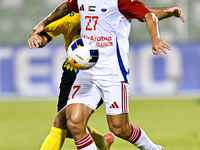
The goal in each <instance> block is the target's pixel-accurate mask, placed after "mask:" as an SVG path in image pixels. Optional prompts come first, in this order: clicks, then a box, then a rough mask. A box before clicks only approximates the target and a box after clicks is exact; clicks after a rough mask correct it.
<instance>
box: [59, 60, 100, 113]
mask: <svg viewBox="0 0 200 150" xmlns="http://www.w3.org/2000/svg"><path fill="white" fill-rule="evenodd" d="M62 69H63V73H62V77H61V83H60V93H59V96H58V105H57V108H58V111H60V110H61V109H62V108H63V107H64V106H65V105H66V104H67V101H68V96H69V92H70V90H71V86H72V85H73V83H74V80H75V79H76V72H75V70H74V69H72V67H71V65H70V63H69V62H68V61H66V62H64V63H63V65H62ZM102 103H103V100H102V99H101V100H100V102H99V104H98V106H97V108H98V107H99V106H101V104H102Z"/></svg>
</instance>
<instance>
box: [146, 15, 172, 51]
mask: <svg viewBox="0 0 200 150" xmlns="http://www.w3.org/2000/svg"><path fill="white" fill-rule="evenodd" d="M144 21H145V22H146V25H147V29H148V31H149V33H150V36H151V42H152V51H153V54H155V55H158V54H159V55H162V53H164V54H167V51H166V50H165V49H168V50H170V46H169V45H168V44H167V43H166V42H165V41H163V40H162V39H160V37H159V36H160V33H159V26H158V18H157V17H156V16H155V14H154V13H146V14H145V16H144Z"/></svg>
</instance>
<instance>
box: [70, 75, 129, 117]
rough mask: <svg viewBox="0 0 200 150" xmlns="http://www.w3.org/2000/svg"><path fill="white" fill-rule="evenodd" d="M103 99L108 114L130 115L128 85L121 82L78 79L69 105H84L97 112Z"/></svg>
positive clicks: (73, 87)
mask: <svg viewBox="0 0 200 150" xmlns="http://www.w3.org/2000/svg"><path fill="white" fill-rule="evenodd" d="M101 98H102V99H103V101H104V103H105V106H106V114H108V115H118V114H123V113H129V105H128V84H127V83H123V82H120V81H116V82H113V81H112V82H111V81H107V80H87V79H82V78H79V77H77V78H76V80H75V82H74V84H73V86H72V89H71V92H70V94H69V100H68V102H67V105H70V104H74V103H82V104H84V105H86V106H88V107H90V108H91V109H92V110H94V111H95V109H96V107H97V105H98V103H99V101H100V99H101Z"/></svg>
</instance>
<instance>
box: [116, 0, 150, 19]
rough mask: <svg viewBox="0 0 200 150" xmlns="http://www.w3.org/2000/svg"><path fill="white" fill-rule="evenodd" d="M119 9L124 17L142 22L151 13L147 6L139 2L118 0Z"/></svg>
mask: <svg viewBox="0 0 200 150" xmlns="http://www.w3.org/2000/svg"><path fill="white" fill-rule="evenodd" d="M118 8H119V11H120V12H121V13H122V15H124V17H126V18H129V19H138V20H139V21H141V22H142V21H143V17H144V16H145V14H146V13H149V12H151V11H150V9H149V8H148V7H147V6H146V5H145V4H143V3H142V2H140V1H138V0H118Z"/></svg>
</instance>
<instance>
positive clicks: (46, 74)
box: [0, 0, 200, 150]
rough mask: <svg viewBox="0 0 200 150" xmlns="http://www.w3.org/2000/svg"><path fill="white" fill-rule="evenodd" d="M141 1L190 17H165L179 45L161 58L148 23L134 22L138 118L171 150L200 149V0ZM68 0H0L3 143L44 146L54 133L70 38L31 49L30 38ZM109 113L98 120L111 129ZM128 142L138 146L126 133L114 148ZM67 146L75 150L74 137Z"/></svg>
mask: <svg viewBox="0 0 200 150" xmlns="http://www.w3.org/2000/svg"><path fill="white" fill-rule="evenodd" d="M141 1H142V2H144V3H145V4H146V5H147V6H148V7H170V6H178V7H181V8H182V11H183V12H184V15H185V17H186V23H182V21H181V20H180V19H177V18H169V19H166V20H162V21H160V32H161V36H162V39H164V40H165V41H166V42H167V43H169V44H170V45H171V51H169V52H168V55H165V56H162V57H161V56H153V55H152V52H151V42H150V38H149V34H148V31H147V30H146V25H145V23H140V22H138V21H137V20H133V21H132V31H131V34H130V61H131V73H130V97H131V99H133V101H131V102H130V106H131V108H132V109H131V112H130V113H131V114H130V115H131V116H132V117H133V118H131V119H132V120H131V121H132V122H134V123H136V124H137V125H139V126H141V127H142V128H144V129H145V131H146V132H147V133H148V134H149V135H150V137H151V138H152V139H153V140H155V141H157V142H158V143H160V144H162V145H163V146H165V147H166V148H167V150H186V149H187V150H188V149H189V150H199V149H200V143H199V140H200V131H199V130H197V129H198V128H199V126H200V121H199V104H200V103H199V100H198V99H199V97H200V43H199V41H200V29H199V25H200V17H199V14H200V9H199V8H200V1H199V0H141ZM61 2H62V1H61V0H12V1H9V0H0V22H1V25H0V129H1V130H0V149H4V150H23V149H30V150H31V149H39V147H40V145H41V143H42V141H43V139H44V138H45V136H46V135H47V134H48V132H49V129H50V126H51V124H52V122H53V118H54V116H55V114H56V99H57V95H58V92H59V89H58V87H59V83H60V77H61V73H62V70H61V65H62V63H63V62H64V60H65V58H66V53H65V50H64V40H63V38H62V36H60V37H57V38H56V39H55V40H54V41H52V42H51V43H50V44H48V46H47V47H45V48H43V49H29V47H28V44H27V40H28V37H29V34H30V32H31V30H32V28H33V27H34V26H35V25H36V24H37V23H38V22H39V21H41V20H42V19H43V18H44V17H45V16H47V15H48V14H49V13H50V12H51V11H52V10H53V9H54V8H55V7H56V6H57V5H59V4H60V3H61ZM136 99H139V101H138V100H136ZM154 99H156V101H154ZM163 99H164V101H163ZM166 99H170V100H169V101H166ZM183 99H187V100H189V101H187V100H186V101H185V100H183ZM12 100H14V101H15V102H13V101H12ZM38 100H39V101H38ZM44 100H45V101H44ZM140 100H143V101H140ZM145 100H147V101H145ZM157 100H158V101H157ZM180 100H182V101H180ZM95 116H98V117H97V119H95V118H96V117H95ZM99 118H101V119H99ZM104 119H105V111H104V108H103V107H102V108H100V109H99V110H98V111H97V112H96V114H95V115H94V117H93V118H92V120H93V122H92V120H91V122H90V124H91V125H92V126H94V127H96V128H98V129H99V131H100V132H102V133H106V132H109V131H108V128H107V125H106V124H102V122H100V120H104ZM133 119H134V120H133ZM147 122H148V123H147ZM99 124H101V126H99ZM48 127H49V128H48ZM155 129H156V130H155ZM174 141H176V142H174ZM68 144H69V143H68ZM66 147H67V146H66ZM122 148H123V149H124V150H129V149H131V148H130V144H127V143H126V142H124V143H123V141H122V140H117V142H116V143H115V144H114V145H113V150H119V149H120V150H121V149H122ZM67 149H69V150H74V149H75V148H74V145H73V142H71V144H70V147H68V148H67Z"/></svg>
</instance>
